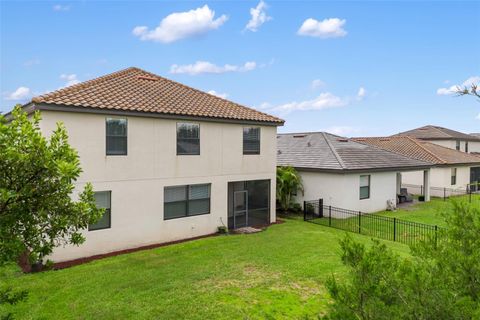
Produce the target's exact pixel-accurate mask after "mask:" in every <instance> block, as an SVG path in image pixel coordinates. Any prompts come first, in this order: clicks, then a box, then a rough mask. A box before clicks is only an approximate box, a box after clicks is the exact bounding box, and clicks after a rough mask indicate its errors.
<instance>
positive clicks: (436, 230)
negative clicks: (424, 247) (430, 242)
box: [435, 225, 438, 248]
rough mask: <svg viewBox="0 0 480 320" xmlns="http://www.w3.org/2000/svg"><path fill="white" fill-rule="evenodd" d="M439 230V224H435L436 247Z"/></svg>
mask: <svg viewBox="0 0 480 320" xmlns="http://www.w3.org/2000/svg"><path fill="white" fill-rule="evenodd" d="M437 232H438V226H437V225H435V248H437Z"/></svg>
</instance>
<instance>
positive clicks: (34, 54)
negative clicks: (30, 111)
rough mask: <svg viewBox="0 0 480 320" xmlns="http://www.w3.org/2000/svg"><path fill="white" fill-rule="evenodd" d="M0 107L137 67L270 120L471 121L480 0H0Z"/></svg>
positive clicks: (375, 128)
mask: <svg viewBox="0 0 480 320" xmlns="http://www.w3.org/2000/svg"><path fill="white" fill-rule="evenodd" d="M0 10H1V12H0V20H1V21H0V28H1V31H0V32H1V34H0V37H1V38H0V40H1V42H0V54H1V56H0V94H1V102H0V112H6V111H8V110H10V109H11V107H12V106H13V105H15V104H16V103H24V102H26V101H28V100H29V99H30V98H31V97H32V96H34V95H38V94H42V93H44V92H47V91H52V90H56V89H58V88H60V87H63V86H65V85H68V84H72V83H76V82H78V81H84V80H88V79H91V78H94V77H96V76H100V75H103V74H107V73H110V72H113V71H117V70H120V69H123V68H126V67H129V66H137V67H140V68H143V69H145V70H148V71H151V72H153V73H156V74H159V75H162V76H165V77H167V78H171V79H174V80H176V81H179V82H182V83H185V84H187V85H190V86H193V87H195V88H199V89H201V90H204V91H211V92H213V93H215V94H219V95H226V97H227V98H228V99H230V100H233V101H235V102H239V103H242V104H245V105H248V106H252V107H255V108H257V109H261V110H262V111H265V112H268V113H272V114H276V115H279V116H281V117H282V118H284V119H285V120H286V125H285V126H284V127H282V128H280V129H279V131H281V132H300V131H319V130H327V131H330V132H333V133H337V134H341V135H346V136H355V135H357V136H359V135H389V134H392V133H396V132H400V131H403V130H407V129H410V128H414V127H418V126H422V125H426V124H435V125H440V126H445V127H449V128H452V129H456V130H460V131H464V132H479V131H480V103H479V101H476V100H475V99H474V98H472V97H455V96H452V95H451V94H449V88H450V87H451V86H454V85H457V84H462V83H465V81H467V82H466V83H469V81H470V82H472V81H480V60H479V59H478V58H479V57H480V43H479V42H478V40H477V39H475V37H476V36H475V34H476V35H478V34H480V22H479V21H480V2H461V1H452V2H446V1H436V2H427V1H423V2H415V1H406V2H393V1H385V2H381V1H369V2H361V1H354V2H345V1H342V2H339V1H336V2H327V1H321V2H320V1H318V2H313V1H295V2H293V1H292V2H289V1H281V2H280V1H279V2H276V1H265V2H259V1H238V2H227V1H221V2H219V1H208V2H207V1H195V2H189V1H177V2H170V1H161V2H160V1H157V2H154V1H146V2H142V1H135V2H129V1H118V2H111V1H97V2H93V1H82V2H74V1H73V2H71V1H69V2H60V1H56V2H47V1H35V2H25V1H17V2H13V1H0Z"/></svg>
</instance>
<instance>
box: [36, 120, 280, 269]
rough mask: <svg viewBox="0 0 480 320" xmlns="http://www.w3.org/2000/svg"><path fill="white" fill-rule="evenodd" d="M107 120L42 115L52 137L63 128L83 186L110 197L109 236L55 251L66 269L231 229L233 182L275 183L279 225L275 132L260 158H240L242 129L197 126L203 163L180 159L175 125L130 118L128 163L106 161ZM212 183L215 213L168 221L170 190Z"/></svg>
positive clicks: (95, 234) (264, 137)
mask: <svg viewBox="0 0 480 320" xmlns="http://www.w3.org/2000/svg"><path fill="white" fill-rule="evenodd" d="M105 118H106V116H105V115H98V114H87V113H66V112H53V111H43V112H42V122H41V128H42V131H43V133H44V134H46V135H48V134H49V133H50V132H51V131H52V130H53V129H54V128H55V124H56V122H57V121H61V122H63V123H64V124H65V126H66V128H67V130H68V134H69V141H70V144H71V145H72V146H73V147H74V148H76V149H77V150H78V152H79V155H80V162H81V166H82V169H83V173H82V175H81V176H80V178H79V180H78V184H77V190H76V192H77V191H78V190H80V189H82V188H83V186H84V184H85V183H86V182H91V183H92V184H93V187H94V190H95V191H105V190H111V191H112V199H111V200H112V204H111V206H112V207H111V212H112V214H111V228H110V229H104V230H95V231H90V232H89V231H85V232H84V234H85V236H86V239H87V240H86V242H85V243H84V244H83V245H82V246H80V247H66V248H57V249H56V250H55V252H54V253H53V255H52V257H51V258H52V259H53V260H54V261H65V260H71V259H76V258H80V257H86V256H91V255H96V254H102V253H108V252H111V251H116V250H122V249H127V248H135V247H139V246H142V245H148V244H155V243H162V242H168V241H174V240H180V239H185V238H191V237H197V236H201V235H206V234H210V233H213V232H215V231H216V230H217V227H218V226H220V225H222V224H225V225H227V185H228V182H231V181H243V180H259V179H270V181H271V188H270V189H271V196H270V198H271V204H270V208H271V209H270V218H271V221H274V220H275V170H276V169H275V168H276V127H271V126H262V127H261V153H260V155H243V144H242V141H243V140H242V139H243V135H242V132H243V127H244V126H243V125H241V124H226V123H217V122H205V121H197V122H196V123H199V124H200V155H198V156H196V155H188V156H177V155H176V123H177V121H176V120H167V119H158V118H144V117H127V118H128V155H127V156H106V155H105V143H106V138H105V131H106V128H105ZM197 183H211V213H210V214H207V215H201V216H194V217H185V218H179V219H173V220H167V221H164V220H163V189H164V187H165V186H172V185H185V184H197Z"/></svg>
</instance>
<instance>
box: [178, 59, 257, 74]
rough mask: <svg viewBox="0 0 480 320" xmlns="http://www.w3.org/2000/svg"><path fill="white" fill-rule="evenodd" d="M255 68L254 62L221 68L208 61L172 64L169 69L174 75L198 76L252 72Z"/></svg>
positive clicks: (226, 65)
mask: <svg viewBox="0 0 480 320" xmlns="http://www.w3.org/2000/svg"><path fill="white" fill-rule="evenodd" d="M256 67H257V63H256V62H254V61H249V62H245V64H244V65H241V66H238V65H231V64H225V65H223V66H217V65H216V64H213V63H211V62H208V61H197V62H195V63H194V64H186V65H177V64H174V65H172V66H171V67H170V73H174V74H184V73H186V74H189V75H198V74H202V73H213V74H220V73H226V72H246V71H252V70H254V69H255V68H256Z"/></svg>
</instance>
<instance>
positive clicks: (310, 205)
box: [303, 199, 441, 245]
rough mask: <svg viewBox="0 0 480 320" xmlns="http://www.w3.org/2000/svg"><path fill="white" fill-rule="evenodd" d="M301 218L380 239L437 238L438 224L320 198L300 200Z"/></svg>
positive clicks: (406, 241) (410, 242)
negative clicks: (364, 210)
mask: <svg viewBox="0 0 480 320" xmlns="http://www.w3.org/2000/svg"><path fill="white" fill-rule="evenodd" d="M303 208H304V211H303V214H304V220H305V221H309V222H313V223H316V224H320V225H324V226H328V227H332V228H337V229H341V230H345V231H350V232H355V233H359V234H363V235H367V236H371V237H376V238H380V239H385V240H390V241H397V242H400V243H404V244H407V245H414V244H416V243H418V242H419V241H434V242H435V243H436V242H437V239H438V236H439V230H440V229H441V227H439V226H434V225H429V224H423V223H418V222H412V221H407V220H402V219H397V218H392V217H385V216H381V215H377V214H373V213H362V212H360V211H352V210H347V209H342V208H337V207H332V206H325V205H323V200H322V199H320V200H314V201H304V207H303Z"/></svg>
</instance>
